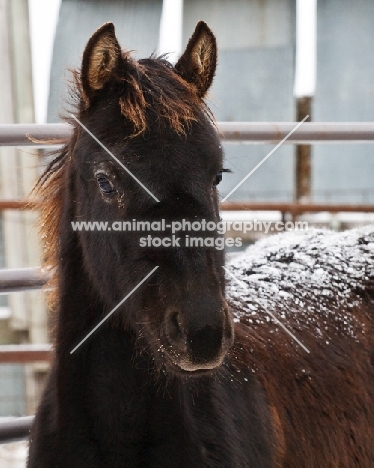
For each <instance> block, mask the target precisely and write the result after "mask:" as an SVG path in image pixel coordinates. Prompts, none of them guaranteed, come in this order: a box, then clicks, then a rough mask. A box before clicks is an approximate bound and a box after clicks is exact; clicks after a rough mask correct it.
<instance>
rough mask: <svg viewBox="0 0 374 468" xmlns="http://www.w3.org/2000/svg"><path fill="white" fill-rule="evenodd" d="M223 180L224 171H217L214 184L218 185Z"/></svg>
mask: <svg viewBox="0 0 374 468" xmlns="http://www.w3.org/2000/svg"><path fill="white" fill-rule="evenodd" d="M221 181H222V171H219V172H217V174H216V176H215V178H214V182H213V186H214V187H217V185H218V184H219V183H220V182H221Z"/></svg>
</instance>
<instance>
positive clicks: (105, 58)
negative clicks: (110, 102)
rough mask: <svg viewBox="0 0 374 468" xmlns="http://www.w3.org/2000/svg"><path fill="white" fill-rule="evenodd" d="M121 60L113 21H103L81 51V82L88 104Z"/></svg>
mask: <svg viewBox="0 0 374 468" xmlns="http://www.w3.org/2000/svg"><path fill="white" fill-rule="evenodd" d="M120 61H121V46H120V45H119V43H118V40H117V38H116V35H115V32H114V25H113V23H105V24H104V25H103V26H101V28H99V29H98V30H97V31H96V32H95V33H94V34H93V36H92V37H91V38H90V40H89V41H88V43H87V45H86V48H85V50H84V52H83V60H82V68H81V76H80V78H81V83H82V89H83V93H84V98H85V100H86V101H87V105H89V103H90V100H91V98H92V96H93V94H94V93H95V91H97V90H99V89H102V88H103V87H104V85H105V84H106V83H107V82H108V81H109V79H110V78H111V76H112V75H113V74H114V72H115V70H116V68H117V67H118V66H119V63H120Z"/></svg>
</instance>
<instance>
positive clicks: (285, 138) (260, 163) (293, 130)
mask: <svg viewBox="0 0 374 468" xmlns="http://www.w3.org/2000/svg"><path fill="white" fill-rule="evenodd" d="M308 117H309V115H307V116H306V117H304V118H303V120H302V121H301V122H299V123H298V124H297V125H296V127H295V128H294V129H292V130H291V131H290V133H289V134H288V135H286V136H285V137H284V138H283V140H282V141H281V142H279V143H278V144H277V146H276V147H275V148H273V149H272V150H271V151H270V153H269V154H268V155H267V156H265V157H264V159H263V160H262V161H260V162H259V163H258V164H257V166H256V167H255V168H254V169H252V170H251V172H250V173H249V174H247V175H246V176H245V177H244V179H242V180H241V181H240V182H239V183H238V185H236V186H235V187H234V188H233V189H232V190H231V192H230V193H229V194H228V195H226V196H225V198H223V199H222V200H221V203H222V202H225V201H226V200H227V199H228V198H229V196H230V195H232V194H233V193H234V192H235V190H236V189H237V188H239V187H240V186H241V185H242V183H243V182H245V181H246V180H247V179H248V177H250V176H251V175H252V174H253V173H254V172H255V171H257V169H258V168H259V167H260V166H261V165H262V164H263V163H264V162H265V161H266V160H267V159H268V158H270V156H271V155H272V154H273V153H274V151H276V150H277V149H278V148H279V147H280V146H281V145H283V143H284V142H285V141H286V140H287V138H289V137H290V136H291V135H292V134H293V133H294V132H296V130H297V129H298V128H299V127H300V125H302V124H303V123H304V122H305V120H306V119H307V118H308Z"/></svg>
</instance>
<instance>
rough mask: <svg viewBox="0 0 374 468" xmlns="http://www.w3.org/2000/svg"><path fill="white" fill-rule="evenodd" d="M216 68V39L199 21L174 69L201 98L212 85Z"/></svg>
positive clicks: (204, 24)
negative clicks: (193, 86) (195, 89)
mask: <svg viewBox="0 0 374 468" xmlns="http://www.w3.org/2000/svg"><path fill="white" fill-rule="evenodd" d="M216 67H217V43H216V38H215V37H214V35H213V33H212V31H211V30H210V29H209V28H208V26H207V25H206V23H204V21H199V22H198V23H197V25H196V29H195V32H194V33H193V35H192V37H191V39H190V40H189V42H188V45H187V48H186V50H185V51H184V53H183V55H182V56H181V58H180V59H179V60H178V62H177V64H176V65H175V69H176V70H177V72H178V73H179V74H180V75H181V77H182V78H184V79H185V80H186V81H188V82H189V83H192V84H194V85H195V86H196V88H197V93H198V95H199V97H201V98H202V97H204V95H205V94H206V92H207V91H208V89H209V87H210V85H211V84H212V81H213V77H214V73H215V71H216Z"/></svg>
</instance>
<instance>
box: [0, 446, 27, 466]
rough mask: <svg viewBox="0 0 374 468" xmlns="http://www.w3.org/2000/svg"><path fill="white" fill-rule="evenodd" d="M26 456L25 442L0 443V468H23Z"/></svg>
mask: <svg viewBox="0 0 374 468" xmlns="http://www.w3.org/2000/svg"><path fill="white" fill-rule="evenodd" d="M26 457H27V442H26V441H22V442H13V443H12V444H3V445H0V467H1V468H25V467H26Z"/></svg>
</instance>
